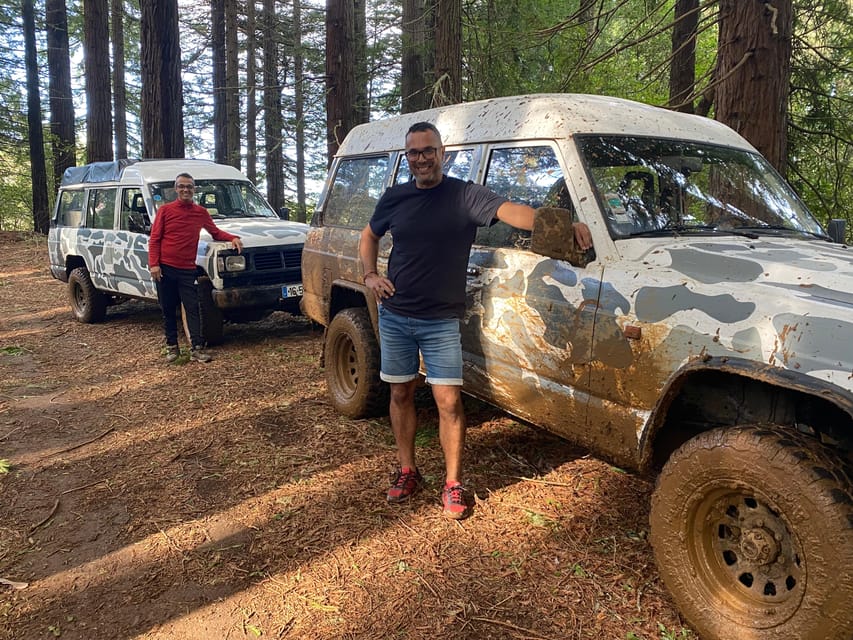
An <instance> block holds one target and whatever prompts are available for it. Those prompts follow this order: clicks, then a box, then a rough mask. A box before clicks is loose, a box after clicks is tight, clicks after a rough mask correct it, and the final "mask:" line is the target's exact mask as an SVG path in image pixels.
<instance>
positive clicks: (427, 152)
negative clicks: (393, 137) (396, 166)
mask: <svg viewBox="0 0 853 640" xmlns="http://www.w3.org/2000/svg"><path fill="white" fill-rule="evenodd" d="M436 151H438V149H436V148H435V147H426V148H424V149H407V150H406V160H408V161H409V162H416V161H417V159H418V158H419V157H420V156H423V157H424V160H432V159H433V158H434V157H435V152H436Z"/></svg>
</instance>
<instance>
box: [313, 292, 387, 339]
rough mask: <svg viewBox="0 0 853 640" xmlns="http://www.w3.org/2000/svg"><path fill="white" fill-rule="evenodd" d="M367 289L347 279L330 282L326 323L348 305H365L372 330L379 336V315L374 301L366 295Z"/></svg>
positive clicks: (348, 306) (330, 321) (329, 322)
mask: <svg viewBox="0 0 853 640" xmlns="http://www.w3.org/2000/svg"><path fill="white" fill-rule="evenodd" d="M367 294H368V291H367V289H366V288H365V287H364V286H361V285H358V284H355V283H354V282H350V281H348V280H336V281H335V282H333V283H332V288H331V293H330V295H329V319H328V322H327V324H326V326H328V325H329V324H331V323H332V319H333V318H334V317H335V316H336V315H337V314H338V313H340V312H341V311H343V310H344V309H348V308H350V307H366V308H367V313H368V315H369V316H370V323H371V324H372V325H373V331H374V332H375V333H376V336H377V338H378V337H379V329H378V327H379V315H378V312H377V309H376V303H375V302H374V301H372V300H370V298H369V297H368V295H367Z"/></svg>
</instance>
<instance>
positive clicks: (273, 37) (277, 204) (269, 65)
mask: <svg viewBox="0 0 853 640" xmlns="http://www.w3.org/2000/svg"><path fill="white" fill-rule="evenodd" d="M275 5H276V3H275V0H264V10H263V15H262V16H261V20H262V22H263V34H264V35H263V40H262V44H263V48H264V68H263V77H264V149H265V152H266V161H265V163H264V165H265V170H266V174H267V175H266V177H267V200H269V203H270V204H271V205H272V206H273V208H274V209H275V210H276V211H278V210H280V209H281V208H282V207H284V150H283V148H282V140H281V136H282V130H283V129H284V126H283V123H282V117H281V81H280V80H279V78H278V62H279V56H278V38H277V32H276V25H277V23H278V22H277V20H276V15H275Z"/></svg>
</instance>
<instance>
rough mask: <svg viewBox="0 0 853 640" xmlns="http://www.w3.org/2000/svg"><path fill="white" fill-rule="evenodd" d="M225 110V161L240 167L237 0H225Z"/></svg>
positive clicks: (237, 167)
mask: <svg viewBox="0 0 853 640" xmlns="http://www.w3.org/2000/svg"><path fill="white" fill-rule="evenodd" d="M225 111H226V120H227V125H226V127H227V130H228V137H227V140H228V150H227V154H226V155H227V163H228V164H230V165H231V166H232V167H234V168H236V169H239V168H240V68H239V64H238V59H237V0H225Z"/></svg>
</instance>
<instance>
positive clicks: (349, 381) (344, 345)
mask: <svg viewBox="0 0 853 640" xmlns="http://www.w3.org/2000/svg"><path fill="white" fill-rule="evenodd" d="M333 353H334V354H335V364H334V366H335V370H336V375H335V379H336V380H337V381H338V385H339V386H340V390H341V391H342V392H343V394H344V395H345V396H346V397H348V398H351V397H352V396H353V395H355V392H356V389H358V353H357V352H356V350H355V345H354V344H353V342H352V340H350V339H348V338H347V337H346V336H339V337H338V339H337V340H336V341H335V347H334V351H333Z"/></svg>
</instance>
